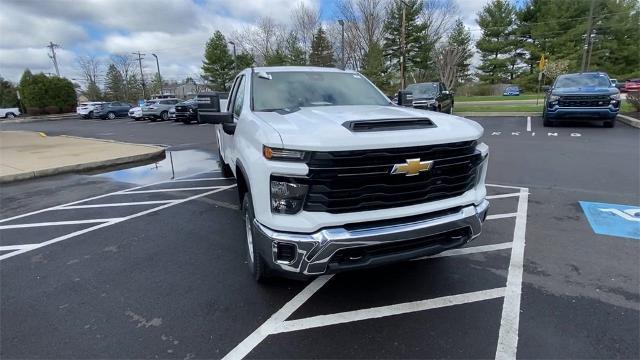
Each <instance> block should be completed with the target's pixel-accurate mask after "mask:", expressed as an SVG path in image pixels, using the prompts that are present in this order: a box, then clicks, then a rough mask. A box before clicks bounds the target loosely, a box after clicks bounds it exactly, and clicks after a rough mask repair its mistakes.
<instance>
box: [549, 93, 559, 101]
mask: <svg viewBox="0 0 640 360" xmlns="http://www.w3.org/2000/svg"><path fill="white" fill-rule="evenodd" d="M558 100H560V96H558V95H549V102H556V101H558Z"/></svg>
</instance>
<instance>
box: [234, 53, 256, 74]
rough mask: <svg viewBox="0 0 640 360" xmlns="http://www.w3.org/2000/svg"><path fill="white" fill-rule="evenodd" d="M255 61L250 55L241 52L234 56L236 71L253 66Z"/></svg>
mask: <svg viewBox="0 0 640 360" xmlns="http://www.w3.org/2000/svg"><path fill="white" fill-rule="evenodd" d="M253 63H255V59H254V57H253V55H252V54H251V53H247V52H243V53H240V54H238V55H237V56H236V69H237V71H242V70H244V69H246V68H249V67H251V66H253Z"/></svg>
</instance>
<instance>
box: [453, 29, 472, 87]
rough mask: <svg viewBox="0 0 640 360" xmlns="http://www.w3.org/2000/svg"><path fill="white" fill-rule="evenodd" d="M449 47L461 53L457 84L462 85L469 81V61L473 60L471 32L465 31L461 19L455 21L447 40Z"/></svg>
mask: <svg viewBox="0 0 640 360" xmlns="http://www.w3.org/2000/svg"><path fill="white" fill-rule="evenodd" d="M448 43H449V46H452V47H454V48H456V49H458V51H460V52H461V53H462V55H461V56H460V61H459V62H458V65H457V67H458V81H457V82H458V83H463V82H465V81H467V80H469V79H470V77H471V74H470V73H469V69H470V67H471V59H472V58H473V50H472V48H471V32H470V31H469V30H467V28H466V27H465V26H464V23H463V22H462V19H460V18H458V19H457V20H456V23H455V25H454V26H453V29H451V33H450V34H449V39H448Z"/></svg>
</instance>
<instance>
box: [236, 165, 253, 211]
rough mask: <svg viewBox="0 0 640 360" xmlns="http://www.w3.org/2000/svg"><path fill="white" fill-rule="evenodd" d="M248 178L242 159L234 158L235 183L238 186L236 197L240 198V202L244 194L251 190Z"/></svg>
mask: <svg viewBox="0 0 640 360" xmlns="http://www.w3.org/2000/svg"><path fill="white" fill-rule="evenodd" d="M248 179H249V177H248V176H247V171H246V170H245V167H244V165H243V164H242V161H240V159H236V184H237V187H238V198H239V199H240V204H242V202H243V200H244V194H246V193H247V192H249V193H250V192H251V184H250V183H249V181H248Z"/></svg>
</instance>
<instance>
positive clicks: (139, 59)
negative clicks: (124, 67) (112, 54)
mask: <svg viewBox="0 0 640 360" xmlns="http://www.w3.org/2000/svg"><path fill="white" fill-rule="evenodd" d="M132 54H133V55H138V64H140V79H141V80H142V97H143V98H145V99H146V98H147V86H146V85H145V83H144V73H143V72H142V59H144V58H143V57H142V56H143V55H146V54H141V53H140V51H138V52H134V53H132Z"/></svg>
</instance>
